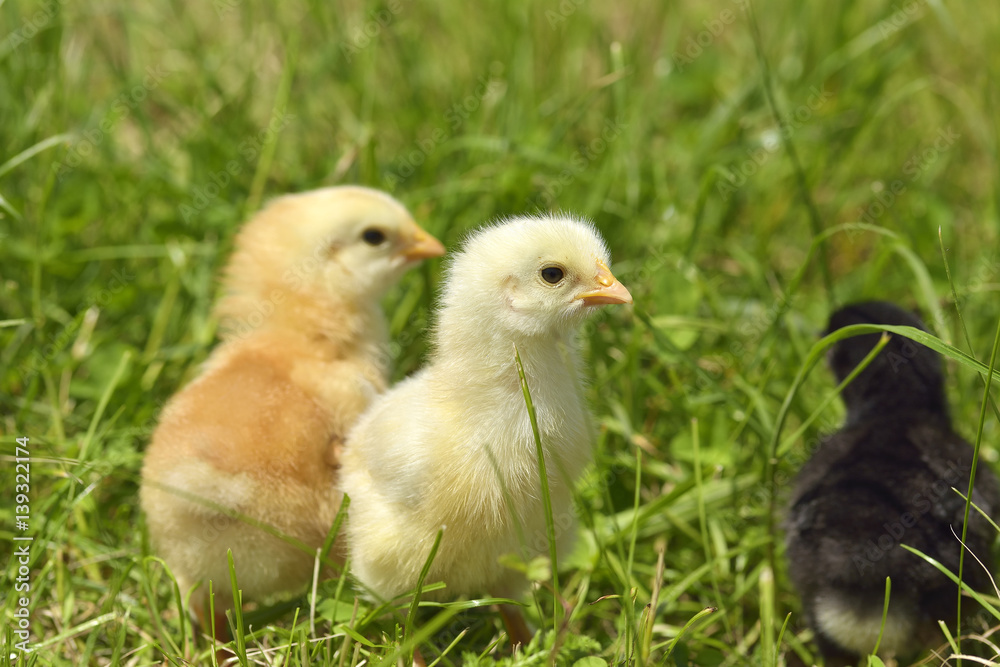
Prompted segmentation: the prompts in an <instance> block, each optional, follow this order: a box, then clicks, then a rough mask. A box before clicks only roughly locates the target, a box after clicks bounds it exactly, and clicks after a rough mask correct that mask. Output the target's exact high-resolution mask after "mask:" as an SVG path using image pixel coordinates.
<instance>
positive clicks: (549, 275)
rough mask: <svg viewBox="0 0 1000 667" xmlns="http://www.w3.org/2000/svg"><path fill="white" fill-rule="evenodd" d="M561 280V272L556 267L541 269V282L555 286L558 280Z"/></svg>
mask: <svg viewBox="0 0 1000 667" xmlns="http://www.w3.org/2000/svg"><path fill="white" fill-rule="evenodd" d="M562 279H563V270H562V269H560V268H559V267H558V266H546V267H545V268H544V269H542V280H544V281H545V282H547V283H549V284H550V285H555V284H556V283H558V282H559V281H560V280H562Z"/></svg>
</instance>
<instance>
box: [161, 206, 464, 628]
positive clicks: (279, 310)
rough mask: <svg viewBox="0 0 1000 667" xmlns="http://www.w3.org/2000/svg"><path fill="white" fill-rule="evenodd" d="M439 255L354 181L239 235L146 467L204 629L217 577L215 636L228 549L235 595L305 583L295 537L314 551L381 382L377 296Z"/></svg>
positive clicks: (179, 572) (164, 547)
mask: <svg viewBox="0 0 1000 667" xmlns="http://www.w3.org/2000/svg"><path fill="white" fill-rule="evenodd" d="M443 253H444V247H443V246H442V245H441V243H440V242H439V241H437V239H435V238H433V237H432V236H430V235H429V234H427V232H425V231H424V230H422V229H421V228H420V227H418V226H417V224H416V223H415V222H414V221H413V219H412V218H411V217H410V215H409V213H408V212H407V211H406V209H405V208H404V207H403V206H402V205H401V204H400V203H399V202H397V201H396V200H395V199H393V198H391V197H389V196H388V195H386V194H384V193H381V192H378V191H375V190H370V189H367V188H362V187H331V188H323V189H320V190H315V191H311V192H306V193H302V194H296V195H288V196H284V197H280V198H278V199H275V200H274V201H273V202H271V203H270V204H269V205H268V206H267V207H266V208H265V209H264V210H263V211H261V212H260V213H258V214H257V215H256V216H255V217H254V218H253V219H251V220H250V221H249V222H248V223H247V224H246V225H245V226H244V227H243V229H242V230H241V232H240V233H239V235H238V236H237V238H236V244H235V251H234V253H233V256H232V258H231V259H230V261H229V264H228V266H227V268H226V271H225V277H224V283H225V288H226V294H225V296H224V297H223V298H222V299H221V301H220V303H219V304H218V306H217V309H216V313H217V315H218V316H219V317H220V319H221V321H222V327H223V332H224V333H223V335H222V338H223V343H222V344H221V345H220V346H219V347H218V348H217V349H216V350H215V351H214V352H213V353H212V355H211V356H210V357H209V359H208V360H207V362H206V363H205V366H204V368H203V369H202V371H201V373H200V375H199V376H198V377H197V378H196V379H195V380H193V381H192V382H191V383H190V384H189V385H188V386H187V387H185V388H184V389H183V390H182V391H180V392H179V393H178V394H176V395H175V396H174V397H173V398H172V399H171V400H170V402H169V403H168V404H167V406H166V408H165V409H164V410H163V413H162V414H161V416H160V423H159V425H158V427H157V429H156V432H155V433H154V434H153V439H152V442H151V443H150V445H149V448H148V450H147V452H146V459H145V464H144V466H143V469H142V489H141V501H142V507H143V509H144V510H145V513H146V522H147V525H148V526H149V532H150V537H151V538H152V542H153V545H154V548H155V549H156V551H157V552H158V553H159V554H160V555H162V556H163V557H164V559H165V560H166V562H167V564H168V565H169V566H170V568H171V569H172V571H173V572H174V574H175V575H176V577H177V580H178V583H179V584H180V587H181V590H182V592H184V593H185V594H186V593H187V591H188V590H189V589H190V588H191V587H192V586H194V585H195V584H196V583H198V582H202V583H203V584H204V585H203V587H202V589H201V590H200V591H199V592H198V594H196V595H195V596H194V598H193V599H192V605H191V606H192V608H193V610H194V612H195V614H196V615H197V616H198V619H199V621H200V622H201V623H202V626H203V628H205V629H207V628H208V626H207V625H206V623H205V621H206V613H207V611H208V606H207V594H208V585H207V581H208V580H213V581H214V586H213V587H214V592H215V594H216V599H215V603H214V608H215V610H216V618H215V628H216V633H217V635H218V636H225V635H226V632H227V623H226V618H225V610H226V609H227V608H230V607H231V606H232V603H233V602H232V596H231V592H230V591H231V586H230V583H229V581H230V578H229V569H228V562H227V558H226V550H227V549H232V551H233V561H234V563H235V565H236V573H237V580H238V582H239V586H240V588H241V589H242V590H243V595H244V597H245V598H247V599H260V598H262V597H266V596H269V595H272V594H275V593H280V592H284V591H289V590H293V589H296V588H301V587H302V586H304V585H305V584H306V583H307V582H308V581H309V580H310V578H311V576H312V571H313V561H314V555H313V554H310V553H309V552H307V551H306V550H305V549H303V548H302V547H301V546H298V545H296V544H295V541H298V542H300V543H301V544H302V545H304V546H305V547H307V548H308V549H311V550H313V552H315V550H317V549H319V548H320V547H321V546H322V544H323V541H324V539H325V537H326V535H327V533H328V531H329V530H330V527H331V525H332V524H333V520H334V517H335V516H336V513H337V510H338V507H339V506H340V501H341V498H342V494H341V493H340V491H339V487H338V484H337V477H338V470H339V457H340V448H341V445H342V443H343V440H344V438H345V436H346V434H347V431H348V429H349V428H350V427H351V426H352V425H353V424H354V422H355V421H356V419H357V418H358V416H359V415H360V414H361V412H362V411H363V410H364V409H365V408H366V407H367V406H368V404H369V403H370V402H371V401H372V399H373V398H375V396H376V395H377V394H379V393H380V392H382V391H384V389H385V388H386V384H387V361H388V355H387V354H386V351H385V350H386V344H387V342H388V340H387V327H386V324H385V317H384V315H383V313H382V311H381V308H380V307H379V298H380V297H381V296H382V295H383V294H384V292H385V291H386V289H387V288H388V287H389V286H391V285H392V284H393V283H394V282H395V281H397V280H398V278H399V277H400V276H401V275H402V274H403V272H404V271H406V270H407V269H408V268H410V267H412V266H414V265H415V264H416V263H417V262H418V261H419V260H421V259H423V258H428V257H436V256H439V255H441V254H443ZM223 508H225V510H227V511H223ZM234 513H236V515H237V517H235V518H234ZM248 520H249V521H248ZM253 522H259V523H260V524H264V525H266V526H269V527H270V528H271V529H273V530H275V531H277V532H278V533H279V534H281V535H282V536H285V537H286V539H281V538H279V537H277V536H275V535H273V534H271V533H269V532H267V531H266V530H264V529H262V528H261V527H259V526H258V525H254V523H253ZM289 538H290V539H289ZM335 551H336V550H335ZM333 556H334V557H337V558H338V559H340V558H341V557H340V556H339V554H333Z"/></svg>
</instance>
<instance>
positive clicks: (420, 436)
mask: <svg viewBox="0 0 1000 667" xmlns="http://www.w3.org/2000/svg"><path fill="white" fill-rule="evenodd" d="M608 265H609V256H608V250H607V248H606V246H605V244H604V241H603V240H602V238H601V237H600V236H599V235H598V233H597V231H596V230H595V229H594V228H593V227H592V226H591V225H590V224H588V223H585V222H581V221H579V220H576V219H573V218H570V217H565V216H546V217H521V218H514V219H510V220H506V221H503V222H501V223H499V224H496V225H493V226H488V227H486V228H484V229H482V230H479V231H478V232H476V233H474V234H472V235H471V237H470V238H469V239H468V240H467V241H466V242H465V245H464V247H463V249H462V251H461V252H460V253H459V254H457V255H456V256H455V257H454V261H453V262H452V263H451V265H450V267H449V268H448V271H447V281H446V286H445V288H444V293H443V296H442V300H441V305H440V309H439V311H438V322H437V325H436V327H435V330H434V334H433V336H434V351H433V353H432V357H431V360H430V363H429V364H428V365H427V366H426V367H425V368H424V369H422V370H421V371H420V372H419V373H417V374H416V375H414V376H412V377H411V378H409V379H407V380H404V381H403V382H400V383H399V384H398V385H396V386H395V387H394V388H393V389H392V390H390V391H389V392H388V393H386V394H384V395H382V396H381V397H379V398H378V399H377V400H376V401H375V402H374V403H373V405H372V407H371V408H370V409H369V410H368V411H367V412H366V413H365V414H364V415H363V416H362V418H361V419H360V420H359V421H358V424H357V425H356V426H355V428H354V429H352V431H351V433H350V435H349V436H348V442H347V444H346V446H345V448H344V456H343V465H344V468H343V471H342V484H343V488H344V491H345V493H347V494H348V495H349V496H350V498H351V506H350V510H349V517H348V529H347V541H348V547H349V550H350V556H351V565H352V568H353V572H354V575H355V576H356V577H357V579H358V580H359V581H360V582H361V584H362V585H363V586H364V588H365V589H366V590H367V591H368V592H369V593H372V594H374V595H376V596H378V597H380V598H383V599H390V598H393V597H395V596H398V595H400V594H403V593H405V592H407V591H409V590H411V589H413V588H414V587H415V585H416V583H417V578H418V575H419V573H420V570H421V568H422V567H423V565H424V563H425V561H426V559H427V557H428V555H429V553H430V550H431V547H432V545H433V543H434V540H435V537H436V536H437V533H438V531H439V530H440V529H442V528H443V529H444V532H443V537H442V540H441V544H440V547H439V550H438V552H437V556H436V558H435V559H434V562H433V565H432V567H431V569H430V571H429V573H428V575H427V579H426V581H427V583H430V582H433V581H444V582H445V583H446V585H447V590H445V591H443V592H442V593H440V594H438V597H442V596H457V595H462V594H477V593H482V592H490V593H492V594H495V595H501V596H515V595H517V594H519V593H520V592H521V591H522V590H523V586H524V583H525V582H524V580H523V577H522V576H521V575H519V574H518V573H517V572H516V571H514V570H512V569H510V568H506V567H504V566H503V565H502V564H501V563H500V562H498V558H499V557H500V556H501V555H503V554H506V553H517V554H523V555H525V556H527V557H528V558H531V557H534V556H537V555H542V554H547V553H548V542H547V539H546V527H545V525H546V524H545V512H544V510H543V507H542V500H541V490H540V480H539V474H538V465H537V458H536V449H535V442H534V438H533V436H532V429H531V424H530V421H529V416H528V412H527V409H526V407H525V401H524V396H523V394H522V391H521V386H520V383H519V379H518V373H517V368H516V365H515V360H514V346H515V345H516V346H517V350H518V351H519V354H520V357H521V360H522V363H523V365H524V370H525V375H526V378H527V381H528V384H529V387H530V389H531V395H532V399H533V402H534V405H535V408H536V411H537V417H538V425H539V429H540V431H541V438H542V445H543V448H544V455H545V459H546V468H547V472H548V478H549V479H548V482H549V487H550V490H551V497H552V508H553V514H554V517H555V519H556V522H557V524H558V526H559V528H561V530H559V531H558V535H557V542H558V549H559V551H560V553H563V554H565V553H566V552H567V550H568V548H569V547H570V546H571V543H572V540H573V537H574V532H575V531H574V530H573V528H572V518H573V512H572V508H571V491H572V488H571V485H572V484H573V482H574V481H575V480H576V479H577V478H578V477H579V475H580V474H581V472H582V471H583V468H584V467H585V466H586V465H587V464H588V463H589V461H590V460H591V453H592V452H591V447H592V429H591V423H590V416H589V414H588V412H587V409H586V408H585V406H584V401H583V397H582V391H581V378H580V373H579V369H578V367H579V365H580V364H579V359H578V353H577V350H576V344H575V342H574V334H575V331H576V329H577V327H578V326H579V325H580V324H581V323H582V321H583V319H584V318H585V317H586V316H587V315H588V314H589V313H591V312H593V308H594V307H595V306H600V305H604V304H618V303H631V302H632V297H631V295H630V294H629V292H628V290H627V289H626V288H625V287H624V286H623V285H622V284H621V283H620V282H618V281H617V280H616V279H615V277H614V275H612V273H611V271H610V270H609V268H608ZM519 535H520V536H519Z"/></svg>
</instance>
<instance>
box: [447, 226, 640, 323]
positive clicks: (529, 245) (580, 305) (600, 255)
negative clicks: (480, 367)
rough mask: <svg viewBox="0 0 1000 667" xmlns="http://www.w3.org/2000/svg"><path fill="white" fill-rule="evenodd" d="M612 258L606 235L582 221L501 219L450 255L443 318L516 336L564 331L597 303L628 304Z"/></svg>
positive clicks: (629, 298) (577, 321)
mask: <svg viewBox="0 0 1000 667" xmlns="http://www.w3.org/2000/svg"><path fill="white" fill-rule="evenodd" d="M609 264H610V257H609V255H608V249H607V246H606V245H605V243H604V240H603V239H602V238H601V236H600V235H599V234H598V233H597V231H596V230H595V229H594V227H593V226H592V225H591V224H589V223H587V222H582V221H580V220H576V219H573V218H570V217H565V216H544V217H519V218H513V219H509V220H504V221H501V222H499V223H498V224H495V225H492V226H489V227H486V228H484V229H482V230H480V231H478V232H476V233H474V234H473V235H472V236H470V237H469V238H468V240H467V241H466V242H465V245H464V247H463V249H462V251H461V253H459V254H458V255H457V256H456V257H455V259H454V261H453V262H452V264H451V266H450V267H449V269H448V280H447V287H446V288H445V292H444V297H443V305H444V311H443V312H442V318H443V319H450V320H452V321H456V320H457V321H458V322H457V323H458V324H461V321H462V320H465V322H466V324H467V325H468V326H473V327H475V328H476V329H478V330H480V331H483V330H485V329H489V330H500V331H503V332H505V333H508V334H511V335H516V336H527V337H532V336H543V335H551V334H553V333H557V332H559V331H565V330H568V329H570V328H572V327H573V326H574V325H575V324H577V323H579V321H580V320H582V319H583V318H584V317H585V316H586V315H587V314H588V313H589V312H591V311H592V310H593V307H594V306H600V305H606V304H616V303H632V296H631V295H630V294H629V292H628V290H627V289H626V288H625V286H624V285H622V284H621V283H620V282H618V280H617V279H616V278H615V276H614V275H613V274H612V273H611V270H610V269H609ZM442 324H444V322H442ZM468 326H466V327H462V329H466V330H467V329H468ZM445 328H446V327H445Z"/></svg>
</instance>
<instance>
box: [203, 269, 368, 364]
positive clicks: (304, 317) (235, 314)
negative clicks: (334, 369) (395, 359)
mask: <svg viewBox="0 0 1000 667" xmlns="http://www.w3.org/2000/svg"><path fill="white" fill-rule="evenodd" d="M216 314H217V316H218V317H219V318H220V319H221V320H222V325H223V329H224V331H225V332H226V333H224V337H225V336H226V335H235V336H237V337H244V336H245V335H246V334H247V333H249V332H252V331H260V332H262V333H263V332H266V331H274V332H280V333H282V334H283V335H292V336H295V337H297V338H300V339H302V340H305V341H307V342H310V343H316V344H320V345H322V346H324V347H328V348H330V349H336V350H338V351H339V352H340V353H341V354H344V353H347V354H350V353H351V352H352V351H361V350H364V349H365V348H369V352H371V353H372V354H375V355H378V354H380V353H381V352H380V350H381V348H384V347H385V343H386V342H387V340H388V334H387V332H386V324H385V317H384V315H383V314H382V310H381V308H380V307H379V305H378V303H377V302H367V301H357V300H351V299H346V298H338V297H337V296H336V295H332V294H317V293H315V292H310V293H303V292H301V291H296V290H291V289H287V288H285V287H283V286H281V285H272V286H270V287H269V288H267V289H263V290H260V291H259V293H258V294H257V295H251V294H246V293H244V294H231V295H228V296H226V297H224V298H223V299H222V301H220V302H219V305H218V307H217V309H216Z"/></svg>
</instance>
